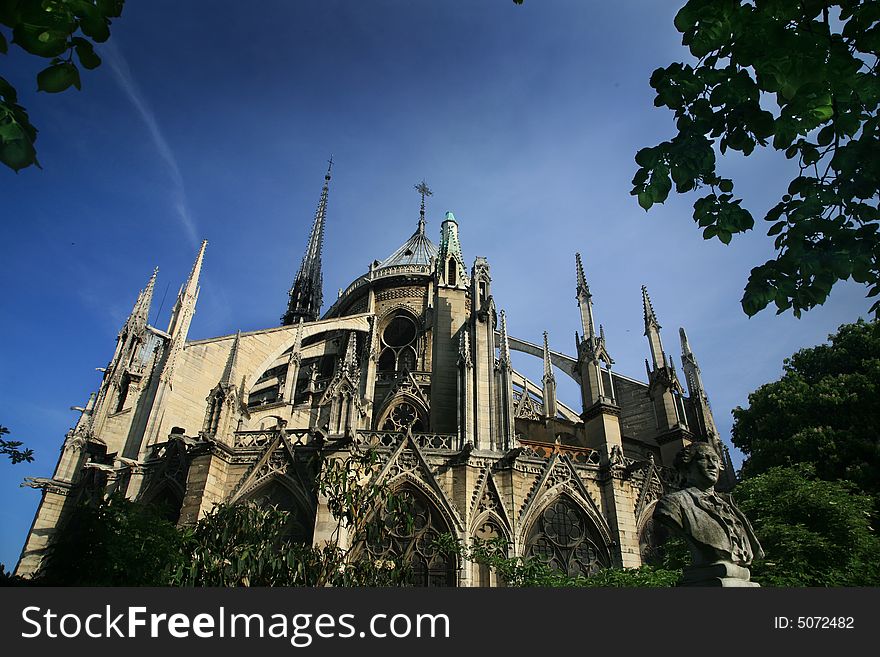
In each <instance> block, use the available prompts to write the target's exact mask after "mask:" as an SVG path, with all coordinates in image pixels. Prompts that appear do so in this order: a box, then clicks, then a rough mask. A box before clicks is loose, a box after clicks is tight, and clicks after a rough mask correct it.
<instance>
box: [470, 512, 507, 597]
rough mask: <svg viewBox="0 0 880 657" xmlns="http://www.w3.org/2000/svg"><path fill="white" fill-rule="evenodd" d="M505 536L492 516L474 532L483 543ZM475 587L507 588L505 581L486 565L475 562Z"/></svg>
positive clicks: (473, 581) (473, 576) (475, 536)
mask: <svg viewBox="0 0 880 657" xmlns="http://www.w3.org/2000/svg"><path fill="white" fill-rule="evenodd" d="M503 536H504V532H503V531H501V528H500V527H499V526H498V523H497V522H496V521H495V519H494V518H492V517H491V516H489V517H487V518H486V519H485V520H484V521H483V522H482V523H480V525H479V526H478V527H477V529H476V531H474V538H475V539H477V540H478V541H481V542H487V541H493V542H496V541H498V539H500V538H502V537H503ZM471 580H472V583H473V586H505V583H504V579H503V578H501V577H500V576H499V575H498V573H497V572H495V571H494V570H492V569H491V568H490V567H489V566H488V565H487V564H485V563H478V562H474V563H473V566H472V569H471Z"/></svg>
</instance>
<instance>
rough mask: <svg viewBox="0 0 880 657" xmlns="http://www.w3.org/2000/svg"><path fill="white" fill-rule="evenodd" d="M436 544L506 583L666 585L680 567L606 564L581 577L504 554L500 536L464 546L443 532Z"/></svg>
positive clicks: (671, 582) (676, 576)
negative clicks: (674, 568) (626, 566)
mask: <svg viewBox="0 0 880 657" xmlns="http://www.w3.org/2000/svg"><path fill="white" fill-rule="evenodd" d="M439 547H440V548H441V549H442V550H443V551H444V552H446V553H448V554H457V555H459V556H461V557H465V558H467V559H469V560H471V561H475V562H476V563H479V564H483V565H486V566H488V567H489V568H491V569H492V570H493V571H494V572H495V573H497V575H498V577H499V578H500V579H501V580H502V581H503V582H504V583H505V585H506V586H509V587H517V588H523V587H535V586H538V587H655V588H656V587H668V586H675V583H676V582H677V581H678V580H679V579H680V577H681V571H680V570H670V569H668V568H667V567H666V566H665V565H664V566H663V567H657V566H649V565H645V566H642V567H641V568H606V569H604V570H601V571H599V572H598V573H595V574H593V575H591V576H590V577H585V576H583V575H578V576H576V577H571V576H569V575H566V574H565V573H563V572H560V571H558V570H555V569H553V568H551V567H550V566H549V565H547V564H546V563H545V562H544V561H542V560H540V559H538V558H536V557H508V556H507V554H508V544H507V542H506V541H505V540H504V539H502V538H494V539H490V540H479V539H476V540H474V542H473V543H472V544H471V546H470V547H465V546H464V545H463V544H462V543H461V542H460V541H459V540H457V539H456V538H455V537H453V536H451V535H449V534H447V535H445V536H442V537H441V539H440V545H439Z"/></svg>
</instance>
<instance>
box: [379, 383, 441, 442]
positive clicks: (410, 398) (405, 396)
mask: <svg viewBox="0 0 880 657" xmlns="http://www.w3.org/2000/svg"><path fill="white" fill-rule="evenodd" d="M403 404H408V405H409V406H410V407H412V409H413V411H414V412H415V413H416V415H417V417H416V418H415V419H414V420H413V423H412V424H410V426H409V428H412V427H413V425H415V424H416V423H421V429H420V430H414V433H420V432H421V431H427V430H428V426H429V425H428V418H429V413H428V407H427V406H425V402H424V401H422V400H421V399H419V398H418V397H417V396H416V395H414V394H412V393H409V392H398V393H397V394H394V395H390V396H389V397H388V399H386V400H385V401H384V402H383V403H382V408H381V409H380V410H379V413H378V415H377V417H378V420H377V421H376V430H377V431H385V430H386V429H383V426H384V425H385V423H386V422H388V421H389V418H391V419H392V420H393V421H395V423H396V424H397V423H399V422H397V421H396V419H395V418H393V416H392V413H394V411H395V409H398V408H399V407H401V406H402V405H403ZM396 430H398V431H399V430H401V429H396ZM402 430H403V431H406V429H402ZM388 431H390V429H388Z"/></svg>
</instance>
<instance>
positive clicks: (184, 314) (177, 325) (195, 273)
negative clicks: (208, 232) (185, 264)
mask: <svg viewBox="0 0 880 657" xmlns="http://www.w3.org/2000/svg"><path fill="white" fill-rule="evenodd" d="M207 246H208V240H202V246H201V247H200V248H199V253H198V255H197V256H196V260H195V262H194V263H193V266H192V269H191V270H190V272H189V277H188V278H187V279H186V283H184V284H183V285H182V286H181V288H180V292H178V294H177V302H176V303H175V304H174V309H173V310H172V311H171V321H170V322H168V334H169V335H171V336H172V337H174V336H175V335H176V334H179V333H182V334H183V338H184V339H186V334H187V332H188V331H189V323H190V321H191V320H192V316H193V314H194V313H195V311H196V300H197V299H198V297H199V276H200V275H201V273H202V262H203V261H204V259H205V249H206V248H207Z"/></svg>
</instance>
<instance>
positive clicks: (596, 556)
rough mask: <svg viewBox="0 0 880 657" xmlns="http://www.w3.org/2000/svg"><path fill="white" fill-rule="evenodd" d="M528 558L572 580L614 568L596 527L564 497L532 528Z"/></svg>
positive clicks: (551, 506)
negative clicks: (542, 563)
mask: <svg viewBox="0 0 880 657" xmlns="http://www.w3.org/2000/svg"><path fill="white" fill-rule="evenodd" d="M526 555H527V556H532V557H537V558H538V559H540V560H541V561H543V562H544V563H546V564H547V565H548V566H550V567H551V568H553V569H555V570H558V571H560V572H563V573H565V574H566V575H569V576H570V577H577V576H578V575H584V576H585V577H588V576H590V575H592V574H594V573H596V572H597V571H599V570H601V569H602V568H608V567H609V566H610V565H611V560H610V558H609V555H608V551H607V550H606V549H605V548H604V547H602V541H601V539H600V538H599V535H598V530H597V529H596V526H595V524H594V523H593V522H592V520H590V519H589V518H588V517H587V514H586V513H584V511H583V509H581V508H580V507H579V506H577V505H576V504H575V503H574V502H573V501H572V500H570V499H569V498H567V497H564V496H563V497H560V498H558V499H557V500H555V501H554V502H553V503H552V504H550V505H549V506H548V507H547V508H546V509H544V511H542V512H541V515H540V516H539V517H538V519H537V520H536V521H535V524H534V525H532V529H531V531H530V532H529V538H528V540H527V541H526Z"/></svg>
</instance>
